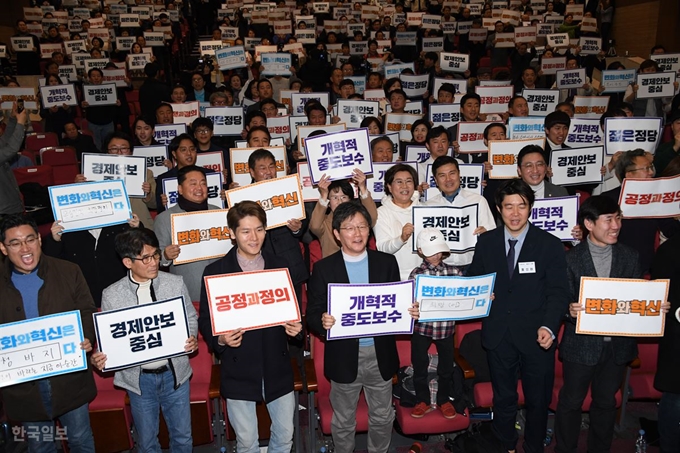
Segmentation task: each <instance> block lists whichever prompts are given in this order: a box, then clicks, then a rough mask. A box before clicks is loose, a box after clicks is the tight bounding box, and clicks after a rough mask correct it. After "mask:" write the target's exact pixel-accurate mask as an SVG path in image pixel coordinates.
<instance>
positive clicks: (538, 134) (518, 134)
mask: <svg viewBox="0 0 680 453" xmlns="http://www.w3.org/2000/svg"><path fill="white" fill-rule="evenodd" d="M544 123H545V119H544V118H542V117H536V116H511V117H510V118H508V138H509V139H510V140H523V139H526V138H544V137H545V126H544Z"/></svg>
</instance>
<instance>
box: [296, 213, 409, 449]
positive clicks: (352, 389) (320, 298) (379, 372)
mask: <svg viewBox="0 0 680 453" xmlns="http://www.w3.org/2000/svg"><path fill="white" fill-rule="evenodd" d="M371 223H372V222H371V216H370V215H369V213H368V211H366V208H364V207H363V206H362V205H360V204H355V203H343V204H341V205H340V206H338V207H337V208H336V209H335V212H334V213H333V234H334V235H335V237H336V239H337V240H338V241H339V242H340V247H341V250H340V251H339V252H336V253H334V254H333V255H331V256H328V257H326V258H324V259H322V260H321V261H319V262H317V263H316V264H315V265H314V272H313V274H312V278H311V280H310V282H309V303H308V305H307V324H308V326H309V328H310V329H311V330H312V332H314V333H315V334H317V335H318V336H320V337H321V338H322V339H325V338H326V332H327V331H328V330H329V329H330V328H331V327H333V325H334V324H335V322H336V320H335V318H334V317H333V316H331V315H329V314H328V310H327V307H328V284H329V283H388V282H398V281H399V266H398V265H397V260H396V258H395V257H394V256H393V255H388V254H386V253H382V252H376V251H373V250H368V249H367V248H366V243H367V242H368V234H369V230H370V229H371ZM409 314H410V315H411V316H412V317H413V318H414V319H418V309H417V305H415V304H414V306H413V307H412V308H410V309H409ZM398 369H399V356H398V354H397V343H396V339H395V337H394V335H383V336H377V337H368V338H349V339H337V340H333V341H327V342H326V346H325V351H324V375H325V376H326V378H328V380H330V381H331V392H330V400H331V404H332V405H333V419H332V421H331V432H332V434H333V442H334V444H335V448H336V451H337V452H338V453H351V452H353V451H354V434H355V427H356V410H357V405H356V402H357V400H358V398H359V393H360V392H361V391H362V389H366V390H367V391H365V392H364V396H365V397H366V400H367V403H368V407H369V411H368V417H369V420H371V423H370V428H369V431H368V451H370V452H375V453H386V452H387V450H388V449H389V446H390V440H391V437H392V422H393V421H394V411H393V409H392V376H394V374H395V373H396V372H397V370H398Z"/></svg>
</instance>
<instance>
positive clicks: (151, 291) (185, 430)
mask: <svg viewBox="0 0 680 453" xmlns="http://www.w3.org/2000/svg"><path fill="white" fill-rule="evenodd" d="M116 252H117V253H118V255H119V256H120V257H121V258H122V259H123V265H125V267H126V268H127V269H128V275H126V276H125V277H123V278H122V279H120V280H118V281H117V282H116V283H114V284H113V285H111V286H109V287H108V288H106V289H105V290H104V293H103V295H102V311H108V310H118V309H121V308H125V307H132V306H136V305H143V304H153V303H155V302H156V301H161V300H167V299H172V298H175V297H178V296H183V297H184V309H185V310H186V317H187V323H188V326H189V338H187V340H186V342H185V344H184V350H185V351H186V352H187V353H190V352H192V351H195V350H196V348H197V347H198V343H197V340H196V335H197V334H198V316H197V315H196V310H195V309H194V306H193V304H192V303H191V298H190V297H189V291H188V290H187V287H186V285H185V284H184V281H183V280H182V277H180V276H177V275H172V274H169V273H167V272H159V271H158V268H159V262H160V259H161V253H160V250H159V247H158V239H157V238H156V236H155V235H154V234H153V231H151V230H149V229H147V228H134V229H131V230H128V231H126V232H124V233H120V234H119V235H118V236H116ZM159 335H160V333H159ZM106 358H107V357H106V355H105V354H104V353H103V352H95V353H94V354H92V358H91V362H92V364H93V365H94V366H96V367H97V369H99V370H102V369H103V368H104V367H105V365H106ZM191 373H192V371H191V365H189V357H188V356H187V355H181V356H178V357H173V358H169V359H165V358H162V359H159V360H154V361H152V362H146V363H143V364H142V365H139V366H133V367H131V368H125V369H123V370H120V371H117V372H116V375H115V377H114V379H113V381H114V384H115V385H116V386H118V387H122V388H124V389H125V390H127V392H128V396H129V398H130V408H131V410H132V418H133V419H134V421H135V427H136V428H137V436H138V443H139V451H160V444H159V443H158V426H159V425H158V423H159V417H158V414H159V412H160V410H161V409H162V410H163V418H164V419H165V423H166V425H167V426H168V431H169V434H170V451H173V452H186V453H190V452H191V451H192V444H193V442H192V437H191V410H190V406H189V378H190V377H191Z"/></svg>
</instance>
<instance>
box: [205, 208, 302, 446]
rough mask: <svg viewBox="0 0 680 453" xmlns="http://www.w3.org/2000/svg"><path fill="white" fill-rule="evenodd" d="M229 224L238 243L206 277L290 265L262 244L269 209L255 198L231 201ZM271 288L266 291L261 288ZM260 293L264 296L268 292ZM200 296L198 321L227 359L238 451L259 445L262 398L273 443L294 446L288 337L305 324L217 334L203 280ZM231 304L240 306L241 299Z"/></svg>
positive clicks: (227, 391)
mask: <svg viewBox="0 0 680 453" xmlns="http://www.w3.org/2000/svg"><path fill="white" fill-rule="evenodd" d="M227 224H228V226H229V234H230V235H231V237H232V238H233V239H235V241H236V247H234V248H232V249H231V250H230V251H229V253H227V255H225V256H224V257H223V258H221V259H220V260H219V261H217V262H215V263H213V264H211V265H210V266H208V267H207V268H206V269H205V272H204V274H203V276H204V277H208V276H213V275H224V274H235V273H239V272H257V271H263V270H265V269H281V268H286V267H287V264H286V262H285V261H283V260H282V259H280V257H279V256H277V255H276V254H273V253H269V252H268V251H266V250H264V249H263V245H264V242H265V238H266V236H267V234H268V233H267V232H266V227H267V214H266V213H265V212H264V210H263V209H262V207H260V205H258V204H257V203H256V202H254V201H242V202H240V203H236V204H235V205H234V206H232V207H231V209H229V213H228V214H227ZM266 292H267V291H261V292H260V294H262V293H266ZM260 297H261V298H262V299H261V300H264V297H265V296H264V295H262V296H260ZM200 300H201V308H200V318H199V326H200V329H201V334H202V335H203V338H205V339H206V341H207V342H208V344H209V345H210V347H211V349H212V350H213V351H214V352H215V353H216V354H217V355H218V357H219V358H220V360H221V363H222V365H221V368H220V369H221V382H220V393H221V394H222V396H223V397H224V398H225V399H226V400H227V412H228V415H229V421H230V423H231V424H232V426H233V427H234V431H235V432H236V442H237V447H236V448H237V451H239V452H253V451H259V444H258V432H257V415H256V413H255V404H256V402H259V401H263V400H264V401H265V402H266V404H267V410H268V411H269V416H270V417H271V420H272V425H271V434H272V435H271V438H270V439H269V449H270V450H271V451H276V452H284V451H290V449H291V447H292V445H293V433H294V428H293V415H294V412H295V397H294V395H293V391H294V390H293V370H292V368H291V363H290V353H289V352H288V342H287V338H288V337H300V336H301V335H300V334H301V332H302V324H301V323H300V322H286V323H283V324H282V325H277V326H273V327H265V328H260V329H256V330H247V331H244V330H243V329H240V328H239V329H236V330H231V331H228V332H226V333H222V334H220V335H215V333H214V332H213V327H212V326H213V320H212V316H213V314H211V309H210V306H209V301H208V293H207V290H206V284H205V283H204V282H203V280H202V283H201V298H200ZM273 300H274V299H273V296H272V301H273ZM231 309H235V310H236V309H239V307H238V306H237V302H236V301H234V303H233V307H232V308H231ZM228 310H229V309H228ZM244 327H245V326H244Z"/></svg>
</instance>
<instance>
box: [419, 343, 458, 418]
mask: <svg viewBox="0 0 680 453" xmlns="http://www.w3.org/2000/svg"><path fill="white" fill-rule="evenodd" d="M432 343H434V344H435V346H437V355H438V356H439V358H438V363H437V404H438V405H440V406H441V405H442V404H444V403H447V402H448V401H449V393H450V390H451V379H452V377H453V338H452V337H446V338H442V339H441V340H433V339H432V338H431V337H426V336H425V335H420V334H417V333H414V334H413V335H412V336H411V363H412V364H413V385H414V387H415V389H416V401H417V402H419V403H426V404H431V401H430V386H429V382H428V380H427V368H428V365H429V363H430V360H429V357H428V355H427V350H428V349H430V345H431V344H432Z"/></svg>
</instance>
